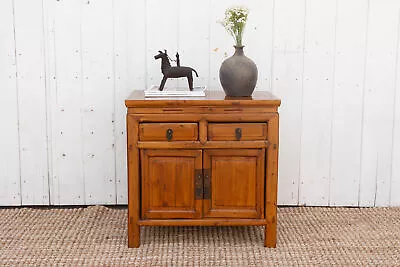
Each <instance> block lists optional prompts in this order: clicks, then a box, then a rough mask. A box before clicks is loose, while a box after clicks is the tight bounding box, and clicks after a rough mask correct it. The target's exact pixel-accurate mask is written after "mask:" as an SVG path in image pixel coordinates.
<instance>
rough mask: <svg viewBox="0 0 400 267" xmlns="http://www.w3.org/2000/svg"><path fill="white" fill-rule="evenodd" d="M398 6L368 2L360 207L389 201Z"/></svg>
mask: <svg viewBox="0 0 400 267" xmlns="http://www.w3.org/2000/svg"><path fill="white" fill-rule="evenodd" d="M399 5H400V2H399V1H397V0H392V1H385V4H382V3H380V2H379V1H371V2H370V7H369V19H368V37H367V55H366V66H365V67H366V69H365V85H364V116H363V131H362V141H363V143H362V155H361V167H362V169H361V181H360V188H359V189H360V196H359V205H360V206H386V205H388V204H389V202H390V201H389V192H390V178H391V175H392V172H391V170H392V151H393V139H392V136H393V119H394V117H393V114H394V100H395V80H396V71H395V70H396V62H397V58H396V55H397V52H396V51H398V35H399V27H398V25H399Z"/></svg>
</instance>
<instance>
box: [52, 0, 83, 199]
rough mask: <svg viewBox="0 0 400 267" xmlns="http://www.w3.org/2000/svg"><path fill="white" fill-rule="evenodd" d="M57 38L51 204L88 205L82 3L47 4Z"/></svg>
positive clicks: (53, 92) (55, 49)
mask: <svg viewBox="0 0 400 267" xmlns="http://www.w3.org/2000/svg"><path fill="white" fill-rule="evenodd" d="M47 4H48V10H49V13H51V19H50V27H51V28H52V30H51V31H52V32H53V38H54V55H53V57H54V74H53V73H52V74H53V75H52V77H50V78H53V80H55V81H56V83H54V84H52V86H54V88H52V90H51V102H52V114H53V116H52V120H53V127H52V144H53V145H52V161H53V166H54V168H53V177H52V179H51V181H52V183H51V184H52V191H51V192H52V198H51V199H52V202H51V203H52V204H55V205H71V204H74V205H83V204H85V184H84V177H83V155H82V146H83V140H82V118H81V106H82V51H81V0H72V1H54V2H47Z"/></svg>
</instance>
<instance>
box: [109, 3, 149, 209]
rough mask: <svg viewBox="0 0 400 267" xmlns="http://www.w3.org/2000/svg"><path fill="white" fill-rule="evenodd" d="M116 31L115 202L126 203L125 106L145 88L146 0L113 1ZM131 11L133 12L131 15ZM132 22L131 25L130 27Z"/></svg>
mask: <svg viewBox="0 0 400 267" xmlns="http://www.w3.org/2000/svg"><path fill="white" fill-rule="evenodd" d="M114 5H115V7H114V20H115V25H114V31H115V93H116V97H115V133H114V134H115V142H116V143H115V150H116V165H115V166H116V189H117V203H118V204H127V203H128V194H127V189H128V188H127V187H128V185H127V168H126V166H127V161H126V157H127V156H126V126H125V125H126V122H125V115H126V108H125V104H124V100H125V99H126V98H127V96H128V95H129V94H130V93H131V91H132V90H144V89H145V88H146V85H145V83H146V81H145V79H146V78H145V76H146V68H145V66H146V62H145V60H146V52H145V51H146V46H145V44H146V38H145V37H146V34H145V29H146V26H145V22H146V21H145V17H146V16H145V14H146V13H145V12H144V11H145V10H146V8H145V5H146V0H140V1H129V0H123V1H114ZM131 14H135V16H132V15H131ZM131 25H134V26H132V27H131Z"/></svg>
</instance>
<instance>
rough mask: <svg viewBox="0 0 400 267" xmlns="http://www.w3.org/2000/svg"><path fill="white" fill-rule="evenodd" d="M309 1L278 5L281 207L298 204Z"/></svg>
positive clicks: (275, 71)
mask: <svg viewBox="0 0 400 267" xmlns="http://www.w3.org/2000/svg"><path fill="white" fill-rule="evenodd" d="M304 8H305V0H303V1H292V0H284V1H275V12H274V46H273V49H274V50H273V58H274V62H273V75H274V76H273V77H272V78H273V80H272V88H273V90H274V92H275V93H276V94H277V96H279V97H280V98H281V99H282V104H281V107H280V109H279V112H280V146H279V150H280V152H279V153H280V158H279V180H278V183H279V189H278V190H279V194H278V203H279V204H281V205H296V204H298V198H299V196H298V187H299V170H300V148H301V146H300V145H301V140H300V136H301V134H300V133H301V113H302V90H303V47H304V19H305V17H304V16H305V9H304Z"/></svg>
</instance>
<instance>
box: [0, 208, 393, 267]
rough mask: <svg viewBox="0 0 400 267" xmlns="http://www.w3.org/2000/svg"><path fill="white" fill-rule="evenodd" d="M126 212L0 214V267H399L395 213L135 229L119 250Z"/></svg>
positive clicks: (287, 213)
mask: <svg viewBox="0 0 400 267" xmlns="http://www.w3.org/2000/svg"><path fill="white" fill-rule="evenodd" d="M126 222H127V210H126V207H122V208H121V207H104V206H92V207H87V208H3V209H0V265H1V266H8V265H11V266H14V265H22V266H27V265H34V266H37V265H43V266H49V265H72V266H77V265H88V266H99V265H100V266H110V265H130V266H187V265H189V266H193V265H194V266H268V265H271V266H276V265H281V266H293V265H313V266H315V265H323V266H327V265H341V266H343V265H345V266H349V265H363V266H364V265H376V266H396V265H397V266H400V208H310V207H293V208H292V207H291V208H287V207H282V208H279V210H278V244H277V248H276V249H269V248H264V247H263V236H264V235H263V231H264V229H263V227H255V226H247V227H142V228H141V234H142V238H141V246H140V248H138V249H128V248H127V225H126Z"/></svg>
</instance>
